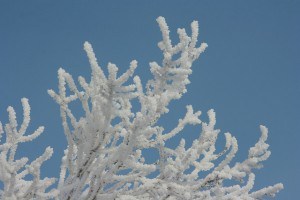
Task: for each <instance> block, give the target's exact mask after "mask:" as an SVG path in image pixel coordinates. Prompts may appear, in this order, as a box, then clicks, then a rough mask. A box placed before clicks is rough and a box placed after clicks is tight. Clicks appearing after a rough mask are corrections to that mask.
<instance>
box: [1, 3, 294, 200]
mask: <svg viewBox="0 0 300 200" xmlns="http://www.w3.org/2000/svg"><path fill="white" fill-rule="evenodd" d="M299 11H300V1H298V0H286V1H281V0H265V1H258V0H256V1H247V2H246V1H237V0H236V1H231V0H227V1H221V0H220V1H212V0H210V1H208V0H202V1H200V0H190V1H179V0H172V1H171V0H169V1H157V0H153V1H141V0H134V1H133V0H128V1H118V2H117V1H112V0H110V1H95V0H90V1H76V0H72V1H71V0H65V1H58V0H57V1H53V0H52V1H43V0H42V1H41V0H35V1H33V0H27V1H11V0H2V1H1V2H0V94H1V95H0V113H1V118H0V119H1V121H2V122H3V123H5V122H7V113H6V108H7V106H9V105H12V106H14V107H15V108H16V110H17V112H18V114H19V116H21V114H22V113H21V102H20V99H21V98H22V97H27V98H29V100H30V104H31V108H32V112H31V116H32V123H31V126H30V130H34V128H37V127H38V126H39V125H44V126H45V127H46V130H45V132H44V133H43V134H42V136H40V137H39V139H37V140H35V141H34V142H32V143H31V144H29V143H28V144H25V145H23V146H21V148H20V150H21V151H20V152H19V155H23V156H25V155H26V156H28V157H30V158H35V157H37V156H38V155H40V154H41V153H42V152H43V151H44V149H45V147H46V146H48V145H50V146H52V147H53V148H54V150H55V154H54V155H53V157H52V158H51V160H49V161H47V162H46V163H45V164H44V167H43V174H42V175H43V176H52V177H53V176H55V177H58V174H59V166H60V164H59V163H60V158H61V156H62V153H63V149H64V148H65V145H66V140H65V137H64V134H63V130H62V126H61V122H60V116H59V107H58V105H57V104H56V103H55V102H54V101H53V100H52V99H51V98H50V97H49V96H48V94H47V89H50V88H53V89H55V90H57V82H58V81H57V70H58V68H59V67H63V68H64V69H65V70H66V71H68V72H69V73H71V74H72V75H73V76H74V77H77V76H78V75H83V76H85V77H87V78H89V73H90V68H89V64H88V60H87V58H86V55H85V52H84V51H83V42H84V41H89V42H91V43H92V45H93V47H94V50H95V52H96V55H97V57H98V60H99V62H100V64H101V66H103V67H105V66H106V64H107V62H109V61H110V62H113V63H116V64H117V65H118V66H119V68H120V71H121V72H123V71H125V70H126V69H127V67H128V66H129V62H130V61H131V60H132V59H136V60H138V62H139V66H138V69H137V71H136V72H137V74H138V75H140V76H141V78H144V79H147V78H149V67H148V62H150V61H158V62H159V61H160V59H161V57H162V56H161V52H160V50H159V49H158V48H157V42H158V41H160V40H161V35H160V31H159V28H158V26H157V24H156V21H155V19H156V18H157V17H158V16H164V17H165V18H166V20H167V22H168V24H169V27H170V29H171V32H172V37H173V38H174V41H176V39H177V38H176V34H175V33H176V29H177V28H178V27H185V28H187V29H188V28H189V25H190V22H192V21H193V20H198V21H199V25H200V38H199V40H200V41H205V42H207V43H208V46H209V47H208V49H207V51H206V52H205V53H204V54H202V56H201V57H200V59H199V60H198V61H197V62H195V64H194V66H193V74H192V76H191V78H190V80H191V82H192V83H191V84H190V85H189V86H188V93H187V94H186V95H185V96H184V97H183V98H182V99H181V100H180V101H177V102H174V103H172V104H171V109H172V111H171V112H170V114H169V115H166V116H165V117H164V118H163V120H162V123H163V122H164V123H166V122H167V125H166V129H170V128H171V127H172V126H173V125H175V124H176V122H177V120H178V118H180V117H182V115H183V114H184V111H185V105H187V104H192V105H193V106H194V108H195V109H197V110H201V111H202V112H203V118H202V119H206V118H207V117H206V116H205V113H206V112H207V111H208V110H209V109H210V108H214V109H215V111H216V113H217V127H218V128H220V129H221V130H222V132H226V131H229V132H231V133H232V134H233V135H234V136H236V137H237V140H238V142H239V152H238V156H237V158H236V159H235V160H237V161H242V159H243V158H245V157H246V156H247V151H248V149H249V147H251V145H253V144H254V143H255V142H256V141H257V140H258V138H259V136H260V132H259V125H260V124H263V125H266V126H267V127H268V128H269V132H270V133H269V139H268V143H269V144H270V145H271V147H270V149H271V151H272V155H271V157H270V158H269V160H267V162H265V164H264V168H263V169H261V170H257V171H256V175H257V176H256V182H255V184H256V186H255V188H261V187H264V186H267V185H273V184H275V183H278V182H282V183H283V184H284V186H285V189H284V190H283V191H281V192H280V193H279V194H278V196H277V197H276V199H285V200H286V199H297V196H299V195H297V194H298V193H299V191H297V189H299V180H300V157H299V142H300V56H299V47H300V39H299V35H300V24H299V21H300V12H299ZM198 132H199V127H196V128H188V129H187V131H186V132H184V133H183V134H182V135H180V136H183V135H184V137H185V138H187V140H189V142H191V141H192V139H193V138H195V137H196V135H197V134H198ZM222 139H224V137H223V136H220V144H221V145H223V143H222ZM175 143H176V142H174V144H175ZM220 149H221V147H220Z"/></svg>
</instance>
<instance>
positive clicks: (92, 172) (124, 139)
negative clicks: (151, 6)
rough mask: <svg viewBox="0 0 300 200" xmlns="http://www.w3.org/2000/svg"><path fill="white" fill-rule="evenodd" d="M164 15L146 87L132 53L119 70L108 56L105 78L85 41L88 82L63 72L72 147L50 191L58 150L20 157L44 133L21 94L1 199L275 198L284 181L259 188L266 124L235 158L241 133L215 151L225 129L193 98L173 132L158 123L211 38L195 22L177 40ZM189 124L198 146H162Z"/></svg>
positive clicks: (5, 151) (4, 152) (57, 96)
mask: <svg viewBox="0 0 300 200" xmlns="http://www.w3.org/2000/svg"><path fill="white" fill-rule="evenodd" d="M157 22H158V24H159V27H160V30H161V32H162V37H163V40H162V41H161V42H159V43H158V46H159V48H160V49H161V50H162V52H163V61H162V63H161V64H158V63H156V62H151V63H150V71H151V73H152V75H153V78H152V79H150V80H148V81H147V83H146V85H145V86H143V85H142V82H141V80H140V78H139V77H138V76H134V77H133V74H134V71H135V69H136V67H137V61H135V60H133V61H132V62H131V63H130V66H129V69H128V70H127V71H126V72H125V73H123V74H122V75H120V76H118V75H117V72H118V67H117V66H116V65H115V64H112V63H108V65H107V68H108V75H107V76H106V75H105V73H104V72H103V70H102V69H101V67H100V66H99V65H98V62H97V59H96V57H95V54H94V52H93V49H92V46H91V45H90V44H89V43H88V42H85V43H84V50H85V51H86V53H87V56H88V58H89V62H90V65H91V69H92V73H91V80H90V81H89V82H88V81H86V80H85V79H84V78H83V77H81V76H80V77H79V78H78V82H79V86H80V87H78V86H77V85H76V84H75V81H74V79H73V78H72V76H71V75H70V74H69V73H67V72H66V71H65V70H63V69H59V70H58V80H59V83H58V92H54V91H53V90H49V91H48V93H49V94H50V96H51V97H52V98H53V99H54V100H55V101H56V102H57V103H58V105H59V106H60V114H61V118H62V125H63V128H64V133H65V136H66V139H67V142H68V146H67V148H66V150H65V152H64V156H63V158H62V163H61V171H60V176H59V180H58V185H57V188H56V189H53V190H51V191H49V192H46V190H45V189H46V188H47V187H48V186H50V185H51V184H53V182H54V179H49V178H46V179H43V180H40V176H39V172H40V166H41V164H42V163H43V161H45V160H47V159H48V158H49V157H50V156H51V154H52V150H51V148H47V149H46V152H45V153H44V155H43V156H41V157H40V158H38V159H36V160H35V161H34V162H32V163H31V164H29V165H26V163H27V159H26V158H22V159H20V160H16V161H15V160H14V153H15V151H16V147H17V144H18V143H20V142H25V141H30V140H32V139H33V138H35V137H37V136H38V135H39V134H40V133H41V132H42V128H39V129H38V130H37V131H36V132H35V133H34V134H32V135H29V136H24V133H25V130H26V127H27V125H28V122H29V105H28V103H27V101H26V100H22V102H23V107H24V122H23V124H22V125H21V128H20V129H19V131H18V130H17V124H16V120H15V114H14V111H13V109H12V108H11V107H9V109H8V112H9V123H8V124H7V125H6V126H5V131H6V135H7V139H6V141H5V142H3V144H2V145H1V146H0V151H1V158H0V159H1V160H0V164H1V165H0V170H1V171H0V180H1V181H2V182H3V183H4V190H3V191H1V195H2V198H3V199H26V198H27V199H30V198H31V199H51V198H55V199H60V200H65V199H67V200H75V199H86V200H96V199H105V200H109V199H118V200H139V199H154V200H156V199H168V200H177V199H178V200H179V199H199V200H201V199H203V200H204V199H205V200H206V199H216V200H217V199H222V200H223V199H224V200H226V199H228V200H231V199H247V200H254V199H263V198H264V197H265V196H274V195H275V194H276V193H277V192H278V191H279V190H281V189H282V188H283V185H282V184H281V183H279V184H276V185H274V186H269V187H266V188H263V189H260V190H257V191H253V185H254V180H255V175H254V173H253V169H256V168H260V167H262V164H261V162H262V161H264V160H266V159H267V158H268V157H269V156H270V151H269V150H268V147H269V145H268V144H267V143H266V139H267V135H268V130H267V128H266V127H264V126H261V127H260V129H261V133H262V135H261V137H260V139H259V140H258V142H257V143H256V144H255V145H254V146H253V147H251V148H250V150H249V154H248V158H246V159H245V160H244V161H242V162H237V163H235V164H232V163H231V161H232V159H233V158H234V156H235V154H236V152H237V150H238V145H237V140H236V138H235V137H233V136H232V135H231V134H230V133H225V138H226V142H225V147H224V150H223V151H221V152H216V147H215V143H216V139H217V137H218V134H219V133H220V130H218V129H215V124H216V118H215V112H214V111H213V110H209V111H208V113H207V114H208V117H209V121H208V122H202V121H201V120H200V115H201V112H200V111H197V112H195V111H194V110H193V107H192V106H191V105H188V106H187V107H186V108H187V112H186V115H185V116H184V117H183V118H182V119H179V120H178V125H177V126H176V127H174V129H172V130H171V131H169V132H168V131H165V130H164V128H163V127H162V126H160V125H159V123H158V120H159V119H160V117H161V116H162V115H164V114H166V113H168V111H169V110H168V106H169V103H170V102H171V101H172V100H176V99H180V98H181V96H182V95H183V94H184V93H185V92H186V91H187V90H186V86H187V84H189V83H190V81H189V79H188V76H189V75H190V74H191V73H192V70H191V66H192V63H193V62H194V61H195V60H196V59H197V58H198V57H199V55H200V54H201V53H202V52H203V51H204V50H205V48H206V47H207V44H205V43H202V44H201V45H200V46H199V47H197V38H198V23H197V22H196V21H194V22H192V24H191V31H192V33H191V36H188V35H187V33H186V31H185V29H178V30H177V33H178V35H179V42H178V44H176V45H172V43H171V40H170V36H169V28H168V26H167V24H166V22H165V19H164V18H163V17H159V18H158V19H157ZM74 101H77V102H79V103H80V104H81V105H82V108H83V111H84V112H83V113H84V114H83V115H82V116H81V117H78V116H77V115H75V114H73V112H74V111H73V112H72V109H71V108H72V106H71V105H72V102H74ZM134 101H138V102H139V106H138V108H135V109H133V107H135V106H136V105H134V104H133V102H134ZM76 105H77V104H76ZM137 109H139V110H138V111H134V110H137ZM189 124H191V125H200V126H201V127H202V131H200V134H199V137H198V139H196V140H194V141H193V143H192V145H191V146H187V145H185V140H184V139H182V140H181V141H180V143H179V145H178V146H177V147H175V148H171V147H169V146H166V145H165V143H166V142H167V141H168V140H170V139H171V138H173V137H174V136H176V135H177V134H178V133H179V132H181V131H182V130H183V129H184V127H185V126H186V125H189ZM1 130H2V129H1ZM2 132H3V131H1V133H2ZM144 149H152V150H153V151H156V152H158V154H159V158H158V159H157V160H156V162H154V163H149V162H147V161H145V158H144V156H143V150H144ZM19 171H20V172H19ZM26 174H32V175H33V177H34V179H33V180H32V181H26V180H24V177H25V176H26ZM225 181H226V182H225Z"/></svg>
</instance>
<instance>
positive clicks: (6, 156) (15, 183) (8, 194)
mask: <svg viewBox="0 0 300 200" xmlns="http://www.w3.org/2000/svg"><path fill="white" fill-rule="evenodd" d="M22 105H23V122H22V124H21V126H20V128H19V127H18V122H17V119H16V113H15V110H14V109H13V108H12V107H8V108H7V112H8V116H9V122H8V123H7V124H6V125H5V126H4V130H3V126H2V123H1V122H0V181H1V182H2V183H3V185H4V188H3V190H0V198H1V199H3V200H5V199H9V200H14V199H15V200H17V199H20V200H21V199H22V200H23V199H52V198H54V197H55V196H57V194H58V191H57V190H55V189H53V190H51V191H49V192H46V189H47V188H48V187H49V186H51V185H52V184H53V183H54V182H55V179H54V178H44V179H41V177H40V168H41V165H42V164H43V163H44V162H45V161H46V160H48V159H49V158H50V157H51V156H52V153H53V150H52V148H51V147H47V148H46V150H45V152H44V153H43V155H42V156H40V157H39V158H37V159H35V160H34V161H32V162H31V163H28V158H26V157H22V158H19V159H16V157H15V155H16V151H17V148H18V145H19V144H20V143H23V142H30V141H32V140H34V139H35V138H37V137H38V136H39V135H40V134H41V133H42V132H43V131H44V127H42V126H40V127H39V128H38V129H37V130H36V131H34V132H33V133H32V134H30V135H25V133H26V130H27V128H28V125H29V122H30V106H29V103H28V100H27V99H26V98H23V99H22ZM3 134H5V139H4V140H3V138H2V135H3ZM28 175H32V177H33V179H32V180H28V178H26V176H28Z"/></svg>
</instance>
